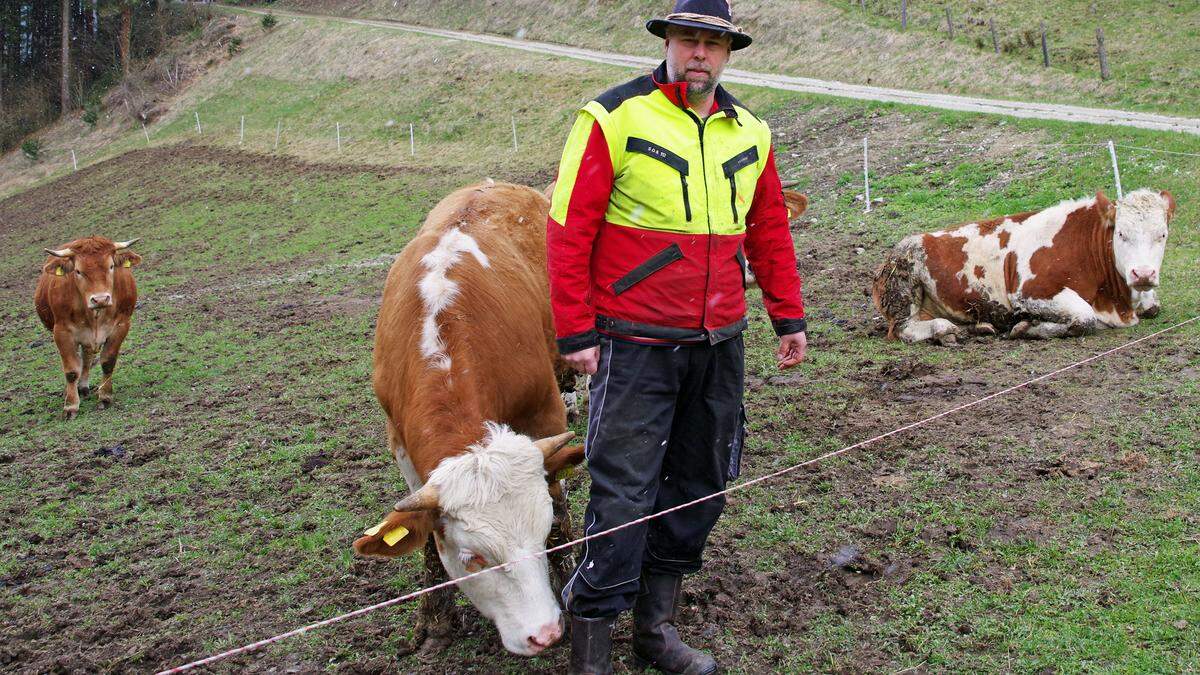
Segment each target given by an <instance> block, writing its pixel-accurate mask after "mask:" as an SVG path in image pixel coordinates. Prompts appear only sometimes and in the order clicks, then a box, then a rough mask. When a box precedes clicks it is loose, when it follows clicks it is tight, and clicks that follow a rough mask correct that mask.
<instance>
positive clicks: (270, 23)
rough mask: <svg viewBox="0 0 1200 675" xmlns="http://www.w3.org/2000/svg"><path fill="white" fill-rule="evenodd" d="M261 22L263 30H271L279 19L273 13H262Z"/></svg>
mask: <svg viewBox="0 0 1200 675" xmlns="http://www.w3.org/2000/svg"><path fill="white" fill-rule="evenodd" d="M261 23H262V27H263V30H271V29H272V28H274V27H275V26H276V24H278V23H279V19H276V18H275V15H274V14H263V18H262V22H261Z"/></svg>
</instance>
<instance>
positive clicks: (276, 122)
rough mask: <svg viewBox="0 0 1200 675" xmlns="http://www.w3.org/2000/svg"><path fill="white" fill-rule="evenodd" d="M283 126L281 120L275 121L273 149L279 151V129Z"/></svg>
mask: <svg viewBox="0 0 1200 675" xmlns="http://www.w3.org/2000/svg"><path fill="white" fill-rule="evenodd" d="M282 126H283V120H275V149H276V150H278V149H279V129H280V127H282Z"/></svg>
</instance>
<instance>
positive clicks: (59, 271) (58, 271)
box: [54, 267, 63, 277]
mask: <svg viewBox="0 0 1200 675" xmlns="http://www.w3.org/2000/svg"><path fill="white" fill-rule="evenodd" d="M62 275H63V271H62V268H61V267H55V268H54V276H56V277H61V276H62Z"/></svg>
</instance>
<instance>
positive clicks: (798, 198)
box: [783, 190, 808, 220]
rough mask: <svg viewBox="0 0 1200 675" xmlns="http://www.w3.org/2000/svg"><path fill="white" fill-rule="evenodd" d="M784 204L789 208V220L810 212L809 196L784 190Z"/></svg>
mask: <svg viewBox="0 0 1200 675" xmlns="http://www.w3.org/2000/svg"><path fill="white" fill-rule="evenodd" d="M783 203H784V205H786V206H787V210H788V220H792V219H793V218H799V217H800V214H802V213H804V212H805V211H806V210H808V195H805V194H801V193H799V192H796V191H795V190H784V191H783Z"/></svg>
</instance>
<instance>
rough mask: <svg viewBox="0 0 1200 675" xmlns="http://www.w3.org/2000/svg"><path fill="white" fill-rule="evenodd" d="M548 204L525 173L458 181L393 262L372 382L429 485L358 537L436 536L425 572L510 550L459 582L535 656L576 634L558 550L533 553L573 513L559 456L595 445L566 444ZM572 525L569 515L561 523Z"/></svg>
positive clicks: (403, 453)
mask: <svg viewBox="0 0 1200 675" xmlns="http://www.w3.org/2000/svg"><path fill="white" fill-rule="evenodd" d="M549 208H550V204H549V202H548V201H547V200H546V198H545V197H544V196H542V195H541V194H539V193H538V192H537V191H535V190H533V189H530V188H526V187H520V186H517V185H509V184H504V183H488V184H483V185H477V186H474V187H469V188H465V189H462V190H459V191H457V192H455V193H453V194H451V195H450V196H448V197H446V198H445V199H443V200H442V201H441V203H439V204H438V205H437V206H436V207H435V208H434V209H433V211H432V212H430V214H429V216H428V217H427V218H426V220H425V223H424V225H422V227H421V230H420V231H419V232H418V234H417V236H416V238H414V239H413V241H412V242H411V243H409V245H408V246H406V247H405V249H404V251H403V252H402V253H401V254H400V256H399V257H398V258H397V260H396V262H395V263H394V264H393V265H392V268H391V271H390V272H389V273H388V279H387V284H386V286H385V288H384V294H383V305H382V307H381V308H380V310H379V320H378V323H377V324H376V329H375V330H376V334H375V370H374V384H375V393H376V396H377V397H378V398H379V402H380V404H381V405H382V406H383V409H384V411H385V412H386V413H387V418H388V425H387V429H388V440H389V445H390V447H391V450H392V454H393V455H394V457H395V459H396V462H397V463H398V464H399V466H400V470H401V472H402V473H403V474H404V478H405V480H406V481H407V483H408V485H409V487H410V489H412V490H414V491H415V492H414V493H412V494H410V495H409V496H408V497H406V498H405V499H403V500H401V501H400V502H399V503H397V504H396V506H395V510H393V511H392V512H391V513H390V514H389V515H388V516H387V517H386V518H385V520H384V522H383V523H381V526H379V527H377V528H372V530H368V534H367V536H364V537H362V538H360V539H359V540H357V541H356V542H354V549H355V551H356V552H358V553H360V554H364V555H375V556H388V557H394V556H400V555H404V554H407V553H410V552H413V551H416V550H417V549H419V548H422V547H424V548H425V558H426V560H425V562H426V570H427V572H428V573H431V574H429V575H428V576H427V579H426V581H427V582H434V581H436V580H437V578H438V576H439V575H441V570H440V569H439V568H438V567H437V563H436V562H435V561H436V559H437V558H435V555H436V556H437V557H440V559H441V562H442V566H443V567H444V568H445V571H446V572H448V573H449V574H450V576H452V577H454V578H460V577H463V576H466V575H467V574H468V573H471V572H475V571H478V570H480V569H482V568H484V567H490V566H493V565H501V564H504V565H508V566H507V567H506V568H505V569H504V570H503V571H502V572H492V573H488V574H483V575H480V576H479V577H475V578H473V579H467V580H464V581H463V582H462V583H461V584H460V586H461V588H462V590H463V591H464V592H465V593H466V594H467V597H468V598H470V600H471V602H472V603H474V605H475V606H476V607H477V608H478V609H479V611H480V612H481V613H482V614H483V615H485V616H487V617H488V618H490V619H491V620H492V621H494V622H495V624H496V627H497V629H498V630H499V633H500V637H501V639H502V641H503V643H504V646H505V648H507V649H508V650H509V651H511V652H514V653H517V654H522V655H532V654H536V653H538V652H539V651H541V650H542V649H545V648H546V647H548V646H550V645H551V644H553V643H554V642H556V641H557V640H558V639H559V638H560V637H561V635H562V626H561V622H560V610H559V605H558V601H557V599H556V597H555V594H554V592H553V591H552V589H551V585H550V580H549V570H548V564H547V561H546V559H545V558H544V557H536V558H533V559H527V560H525V559H524V558H526V557H527V556H529V555H530V554H533V553H536V552H538V551H541V550H543V549H544V548H545V546H546V543H547V536H548V535H550V533H551V527H552V524H553V523H554V521H555V515H556V514H555V512H556V511H559V515H560V516H565V513H566V509H565V500H564V499H563V498H562V489H561V485H560V483H559V481H558V480H557V479H556V476H557V473H558V471H559V470H561V469H563V468H565V467H567V466H570V465H573V464H578V463H579V462H580V461H582V459H583V455H582V448H580V447H578V446H572V447H570V448H566V449H563V448H564V446H565V445H566V443H567V441H568V440H569V439H570V438H571V435H572V434H571V433H570V432H566V428H567V422H566V411H565V408H564V406H563V401H562V399H561V398H560V396H559V390H558V385H557V382H556V379H555V370H554V364H555V362H556V360H557V359H558V353H557V348H556V346H555V341H554V326H553V319H552V315H551V313H550V301H549V290H548V286H547V277H546V245H545V223H546V218H547V215H548V212H549ZM564 432H565V433H564ZM534 439H542V440H536V441H535V440H534ZM548 477H549V478H548ZM555 506H557V507H559V508H555ZM568 528H569V525H567V524H566V521H565V518H560V519H559V520H558V521H557V529H558V530H559V532H557V533H556V537H559V536H561V537H566V536H569V533H567V532H565V530H567V529H568ZM430 534H432V535H433V542H435V544H436V547H435V545H434V544H430V543H428V542H429V539H430ZM389 537H390V540H389ZM396 537H400V538H399V539H397V538H396ZM562 540H565V539H562ZM558 571H559V572H560V573H561V572H563V571H565V570H558ZM441 578H444V577H441ZM447 597H448V596H447V595H445V594H443V595H442V597H440V598H432V597H431V596H428V595H427V596H424V597H423V602H422V607H421V612H422V623H423V625H422V626H421V630H420V631H419V633H424V634H423V635H419V639H423V638H425V637H435V638H445V637H446V635H445V634H444V633H445V631H446V630H447V628H446V624H445V617H444V616H442V615H441V614H442V613H444V612H445V611H446V610H448V609H450V608H452V605H453V602H452V600H447ZM438 633H442V634H440V635H439V634H438Z"/></svg>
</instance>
